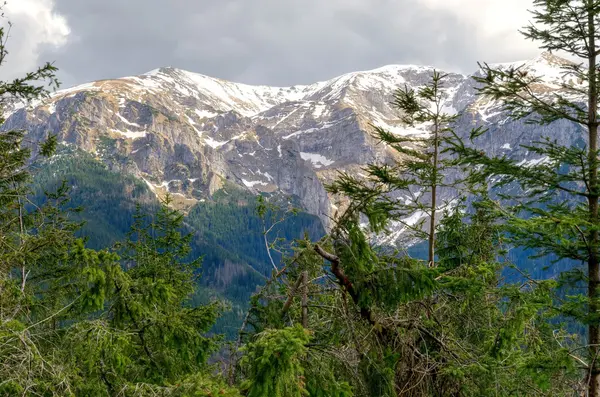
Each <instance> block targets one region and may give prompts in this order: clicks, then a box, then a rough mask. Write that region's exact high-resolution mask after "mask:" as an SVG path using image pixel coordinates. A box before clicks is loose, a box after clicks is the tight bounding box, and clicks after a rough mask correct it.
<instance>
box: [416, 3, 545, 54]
mask: <svg viewBox="0 0 600 397" xmlns="http://www.w3.org/2000/svg"><path fill="white" fill-rule="evenodd" d="M417 1H418V2H419V3H421V4H422V5H425V6H427V7H429V8H431V9H432V12H435V11H445V12H448V13H451V14H453V15H454V16H455V17H456V18H457V19H458V20H460V21H462V22H463V23H466V24H469V25H471V26H473V27H474V28H475V29H476V31H474V32H473V36H474V37H475V39H476V42H477V46H478V47H479V50H480V53H481V54H485V55H487V57H486V60H488V61H490V62H498V61H517V60H520V59H521V58H523V59H528V58H530V57H532V56H535V55H536V54H538V53H539V52H540V50H539V49H538V45H539V44H536V43H533V42H531V41H530V40H525V39H524V38H523V36H522V35H521V34H520V33H519V30H521V29H522V28H523V27H524V26H527V25H528V24H529V22H530V20H531V14H530V12H529V11H528V10H530V9H532V7H533V1H532V0H417ZM486 47H487V48H486ZM490 56H491V57H492V58H497V59H489V57H490Z"/></svg>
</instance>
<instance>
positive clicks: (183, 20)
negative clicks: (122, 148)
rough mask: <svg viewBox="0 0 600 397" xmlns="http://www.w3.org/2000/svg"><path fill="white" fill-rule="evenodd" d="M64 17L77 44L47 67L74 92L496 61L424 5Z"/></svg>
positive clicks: (228, 4)
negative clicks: (150, 81) (81, 86)
mask: <svg viewBox="0 0 600 397" xmlns="http://www.w3.org/2000/svg"><path fill="white" fill-rule="evenodd" d="M56 11H57V12H58V13H60V14H62V15H63V16H65V17H66V18H67V21H68V23H69V27H70V28H71V35H70V37H69V41H68V43H67V45H65V46H63V47H61V48H60V49H59V50H57V49H55V48H45V49H43V51H42V55H41V59H42V60H55V61H56V65H57V66H58V67H59V68H60V69H61V70H62V72H61V73H62V77H63V79H64V80H65V84H66V85H71V84H75V83H82V82H86V81H90V80H97V79H103V78H114V77H121V76H127V75H134V74H139V73H143V72H146V71H148V70H151V69H154V68H157V67H160V66H174V67H178V68H182V69H186V70H190V71H194V72H198V73H203V74H207V75H210V76H214V77H220V78H224V79H228V80H233V81H239V82H245V83H249V84H269V85H282V86H287V85H294V84H306V83H311V82H314V81H318V80H324V79H328V78H331V77H334V76H336V75H339V74H342V73H345V72H349V71H353V70H362V69H370V68H375V67H379V66H383V65H385V64H390V63H415V64H431V65H435V66H437V67H440V68H445V69H450V70H461V71H465V72H468V71H472V70H474V69H475V68H476V63H475V62H476V61H477V60H478V57H481V56H488V55H491V54H493V48H491V49H490V48H480V47H478V44H477V42H476V40H474V37H473V36H474V32H475V31H476V29H475V27H474V26H471V25H469V24H467V23H465V22H464V21H460V20H458V19H457V18H456V17H455V16H454V15H452V14H449V13H445V12H437V11H436V12H435V13H434V12H432V11H431V10H430V9H428V8H426V7H424V6H422V5H420V4H419V3H418V2H417V0H327V1H325V0H172V1H169V2H165V1H158V0H126V1H125V0H103V1H82V0H56ZM484 59H485V58H484Z"/></svg>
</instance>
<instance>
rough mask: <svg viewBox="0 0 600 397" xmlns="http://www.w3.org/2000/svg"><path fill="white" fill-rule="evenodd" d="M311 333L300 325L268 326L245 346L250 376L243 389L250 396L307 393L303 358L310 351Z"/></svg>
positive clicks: (246, 363)
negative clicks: (268, 327) (302, 363)
mask: <svg viewBox="0 0 600 397" xmlns="http://www.w3.org/2000/svg"><path fill="white" fill-rule="evenodd" d="M309 340H310V338H309V333H308V332H307V330H305V329H303V328H302V327H300V326H296V327H286V328H283V329H267V330H265V331H263V332H261V333H259V334H257V335H256V340H254V341H252V342H250V343H249V344H248V345H247V346H245V347H244V351H245V352H246V355H245V356H244V358H243V360H242V366H246V367H247V368H248V375H247V376H248V379H247V380H246V381H245V383H244V384H243V385H242V388H244V389H246V390H248V393H247V395H248V397H294V396H297V397H299V396H303V395H307V391H306V385H305V379H304V376H303V374H304V369H303V367H302V365H301V361H300V359H301V357H302V356H303V355H304V354H306V351H307V349H306V344H307V343H308V342H309Z"/></svg>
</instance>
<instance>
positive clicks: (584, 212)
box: [451, 0, 600, 396]
mask: <svg viewBox="0 0 600 397" xmlns="http://www.w3.org/2000/svg"><path fill="white" fill-rule="evenodd" d="M532 13H533V19H534V22H535V23H532V24H531V25H529V26H528V27H526V28H525V29H524V31H523V34H524V35H525V37H527V38H529V39H531V40H534V41H537V42H539V43H540V47H541V48H544V49H546V50H548V51H565V52H566V53H568V54H570V55H571V56H574V57H577V58H579V59H581V60H582V61H583V62H582V63H577V62H575V63H571V62H566V61H565V62H562V65H560V67H561V69H562V75H563V76H562V79H563V82H562V83H560V84H559V87H556V88H555V86H552V87H549V88H548V87H546V86H544V85H542V84H540V83H542V81H543V77H544V76H540V75H536V74H535V71H529V70H526V69H525V68H524V67H522V66H516V67H509V68H496V67H492V66H490V65H487V64H483V65H480V66H481V68H482V72H483V73H482V75H481V76H476V77H475V81H476V82H477V83H478V84H479V86H478V90H479V94H480V95H482V96H484V97H485V98H486V99H488V100H491V101H497V102H498V103H499V104H501V105H502V106H503V108H504V109H505V110H506V111H508V112H509V114H510V115H511V117H512V118H513V119H515V120H523V121H524V122H526V123H530V124H535V125H539V126H544V125H548V124H551V123H554V122H558V121H562V122H565V123H574V124H576V125H579V126H580V127H581V129H582V130H583V131H584V132H585V135H584V136H582V137H581V139H578V140H577V141H576V140H573V142H574V144H572V145H568V146H567V145H563V144H561V143H559V142H558V140H556V139H554V137H551V136H543V137H542V138H541V139H539V141H536V142H532V143H531V144H529V145H525V146H523V147H524V148H525V149H527V150H528V151H529V152H531V153H534V154H535V155H537V156H539V157H541V158H544V161H541V162H539V163H537V164H532V165H527V166H522V165H520V164H517V163H516V161H514V160H512V159H508V158H506V157H503V156H502V157H498V156H487V155H485V154H483V153H481V152H480V151H478V150H477V148H476V145H477V142H478V139H479V137H480V136H481V135H482V134H483V133H484V131H483V130H481V129H479V130H478V131H476V132H474V133H472V134H471V138H472V140H471V142H470V143H469V144H464V143H462V142H460V143H455V144H454V146H453V147H452V149H451V151H452V152H453V153H454V154H455V155H456V156H457V157H458V158H459V161H460V163H462V164H463V165H466V166H468V167H469V168H470V169H471V170H473V172H472V173H471V175H470V179H471V181H472V182H473V183H475V184H476V183H479V184H482V185H487V183H488V181H489V178H490V177H492V176H493V177H494V183H493V185H494V188H495V189H499V190H500V189H502V190H504V192H505V194H502V195H500V198H501V199H504V200H505V201H504V202H505V203H507V204H505V205H502V206H501V205H500V204H496V205H493V208H494V210H495V211H496V212H497V213H498V214H500V215H501V216H502V217H503V219H504V221H505V223H506V228H505V231H506V234H507V236H508V237H509V241H510V243H511V244H513V245H514V246H517V247H521V248H525V249H528V250H530V251H531V252H533V254H534V256H536V257H549V258H551V259H553V260H554V262H558V261H563V263H567V264H568V266H567V270H566V272H565V273H563V274H559V275H558V277H551V276H550V275H548V274H547V273H546V274H542V275H541V278H542V280H537V281H536V282H535V285H536V289H535V291H536V293H535V294H534V293H531V294H532V295H533V296H535V297H537V298H538V299H537V300H536V299H534V300H533V301H527V303H526V304H525V305H524V306H523V307H526V308H530V309H531V308H535V310H537V312H543V313H545V314H546V316H545V317H546V319H547V320H551V321H552V322H554V323H560V322H562V321H564V320H565V319H568V320H569V321H571V322H574V323H575V324H579V325H585V326H587V331H586V333H587V338H588V340H587V342H584V341H583V340H579V341H577V340H573V339H582V338H570V339H571V340H570V343H568V344H564V349H565V351H564V352H563V354H562V355H560V356H558V357H553V358H552V359H546V358H542V357H535V358H534V359H533V360H532V362H533V363H536V362H538V363H539V364H540V365H541V366H542V367H543V368H545V369H544V376H546V375H547V374H548V373H551V372H552V371H555V370H556V369H557V368H566V369H567V372H568V371H569V369H571V368H572V367H574V366H575V364H574V362H576V363H577V365H582V366H583V368H587V372H588V374H587V375H586V376H582V379H585V380H584V382H585V383H586V388H587V389H588V390H587V392H588V393H589V395H591V396H599V395H600V370H598V368H597V360H596V359H595V357H597V355H598V344H599V342H600V317H599V316H598V315H597V312H598V308H599V307H600V303H599V302H598V286H599V285H600V270H599V265H598V262H599V255H600V253H599V251H600V238H599V233H600V229H599V226H598V225H599V222H600V218H599V215H598V204H599V196H600V193H599V186H600V185H599V182H600V181H599V180H598V165H599V163H598V143H597V142H598V125H599V124H598V119H597V113H598V94H599V87H598V65H599V62H598V58H597V57H598V54H599V52H598V51H599V46H598V42H597V37H598V32H599V31H600V30H599V26H600V25H599V24H598V17H599V16H600V9H599V8H598V6H597V4H596V2H594V1H588V0H572V1H550V0H535V1H534V9H533V11H532ZM546 56H551V55H548V54H547V55H546ZM548 91H549V92H548ZM580 263H584V264H585V266H586V269H585V270H582V269H580V268H579V265H578V264H580ZM538 274H539V273H538ZM524 276H525V279H528V278H529V276H528V275H526V274H525V275H524ZM544 279H545V280H544ZM585 283H587V286H585ZM520 293H522V291H519V293H515V294H514V295H513V296H512V298H513V299H522V296H521V295H520ZM536 294H539V295H536ZM517 296H518V298H516V297H517ZM533 296H530V298H532V297H533ZM531 310H533V309H531ZM530 314H531V312H529V311H527V310H526V311H524V312H521V313H520V315H519V316H515V318H514V321H515V322H514V324H513V326H514V327H515V328H514V329H512V328H511V327H508V328H507V329H511V330H512V331H514V330H521V328H520V327H522V326H523V324H524V323H523V320H524V319H525V318H528V316H529V315H530ZM571 328H572V326H571ZM563 329H564V325H562V324H560V326H557V330H558V331H557V332H560V331H562V330H563ZM507 344H508V345H510V344H512V341H510V340H509V341H508V342H507ZM577 344H580V347H579V348H578V347H577ZM582 348H583V349H582ZM586 350H587V352H586ZM573 352H577V353H576V354H575V353H573ZM584 352H586V353H587V354H586V353H584ZM536 360H538V361H536ZM553 363H554V364H555V366H553V365H552V364H553ZM550 367H552V368H553V369H550Z"/></svg>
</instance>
